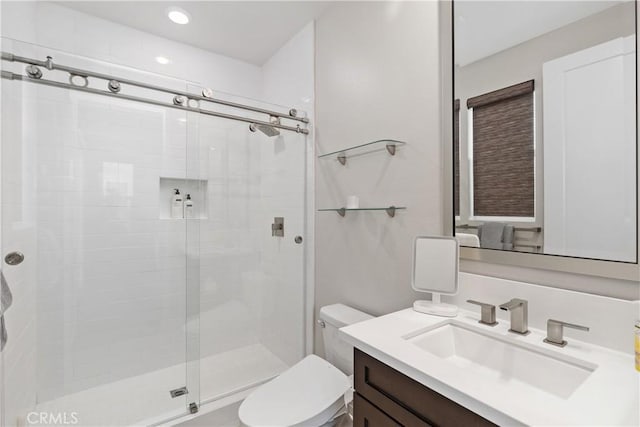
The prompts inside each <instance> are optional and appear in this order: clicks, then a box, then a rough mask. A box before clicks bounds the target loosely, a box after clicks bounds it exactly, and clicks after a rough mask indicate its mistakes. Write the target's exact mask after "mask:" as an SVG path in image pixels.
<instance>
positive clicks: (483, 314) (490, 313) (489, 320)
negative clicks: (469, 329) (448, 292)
mask: <svg viewBox="0 0 640 427" xmlns="http://www.w3.org/2000/svg"><path fill="white" fill-rule="evenodd" d="M467 302H468V303H469V304H475V305H479V306H480V320H478V323H482V324H483V325H488V326H496V325H497V324H498V322H496V306H495V305H493V304H487V303H485V302H480V301H474V300H472V299H468V300H467Z"/></svg>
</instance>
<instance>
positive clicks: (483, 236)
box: [478, 222, 506, 249]
mask: <svg viewBox="0 0 640 427" xmlns="http://www.w3.org/2000/svg"><path fill="white" fill-rule="evenodd" d="M505 225H506V224H504V223H502V222H485V223H484V224H480V225H479V226H478V238H479V239H480V247H481V248H487V249H504V247H503V242H502V235H503V233H504V227H505Z"/></svg>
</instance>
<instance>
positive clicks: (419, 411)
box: [354, 349, 495, 427]
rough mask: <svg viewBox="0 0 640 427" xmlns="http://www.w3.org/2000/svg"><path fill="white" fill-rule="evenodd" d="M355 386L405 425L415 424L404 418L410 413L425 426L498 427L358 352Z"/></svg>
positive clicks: (359, 391) (355, 354)
mask: <svg viewBox="0 0 640 427" xmlns="http://www.w3.org/2000/svg"><path fill="white" fill-rule="evenodd" d="M354 385H355V389H356V392H358V393H359V394H361V395H362V396H363V397H364V398H365V399H367V400H368V401H369V402H371V403H372V404H373V405H375V406H377V407H378V408H379V409H381V410H382V411H383V412H385V413H386V414H388V415H389V416H390V417H391V418H393V419H394V420H396V421H398V422H399V423H400V424H402V425H412V424H407V423H406V421H405V419H403V417H405V418H406V415H405V413H406V412H407V411H408V412H409V413H412V414H415V415H416V416H417V417H419V418H420V419H421V420H422V421H423V422H424V423H425V425H427V424H431V425H435V426H443V427H446V426H465V427H473V426H478V427H479V426H493V425H495V424H493V423H491V422H490V421H488V420H486V419H484V418H482V417H481V416H479V415H478V414H476V413H474V412H471V411H470V410H468V409H466V408H465V407H463V406H461V405H458V404H457V403H455V402H453V401H451V400H449V399H447V398H446V397H444V396H442V395H441V394H438V393H436V392H435V391H433V390H431V389H430V388H428V387H426V386H424V385H422V384H420V383H419V382H417V381H415V380H413V379H411V378H409V377H407V376H406V375H404V374H402V373H400V372H398V371H396V370H395V369H393V368H391V367H389V366H387V365H385V364H384V363H382V362H380V361H379V360H377V359H375V358H373V357H371V356H369V355H368V354H366V353H363V352H362V351H360V350H358V349H355V353H354ZM407 421H410V420H407Z"/></svg>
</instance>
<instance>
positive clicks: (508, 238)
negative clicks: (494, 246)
mask: <svg viewBox="0 0 640 427" xmlns="http://www.w3.org/2000/svg"><path fill="white" fill-rule="evenodd" d="M514 232H515V229H514V227H513V225H505V226H504V230H503V231H502V249H505V250H507V251H512V250H513V238H514V234H513V233H514Z"/></svg>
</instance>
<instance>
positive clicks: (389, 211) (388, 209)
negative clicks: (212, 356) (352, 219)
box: [318, 206, 407, 218]
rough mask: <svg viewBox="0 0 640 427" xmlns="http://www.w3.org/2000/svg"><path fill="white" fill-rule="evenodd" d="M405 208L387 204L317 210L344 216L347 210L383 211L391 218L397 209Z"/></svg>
mask: <svg viewBox="0 0 640 427" xmlns="http://www.w3.org/2000/svg"><path fill="white" fill-rule="evenodd" d="M403 209H407V208H406V207H404V206H389V207H386V208H331V209H318V212H337V213H338V215H340V216H345V215H346V214H347V212H351V211H385V212H387V215H389V216H390V217H391V218H393V217H394V216H396V211H397V210H403Z"/></svg>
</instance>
